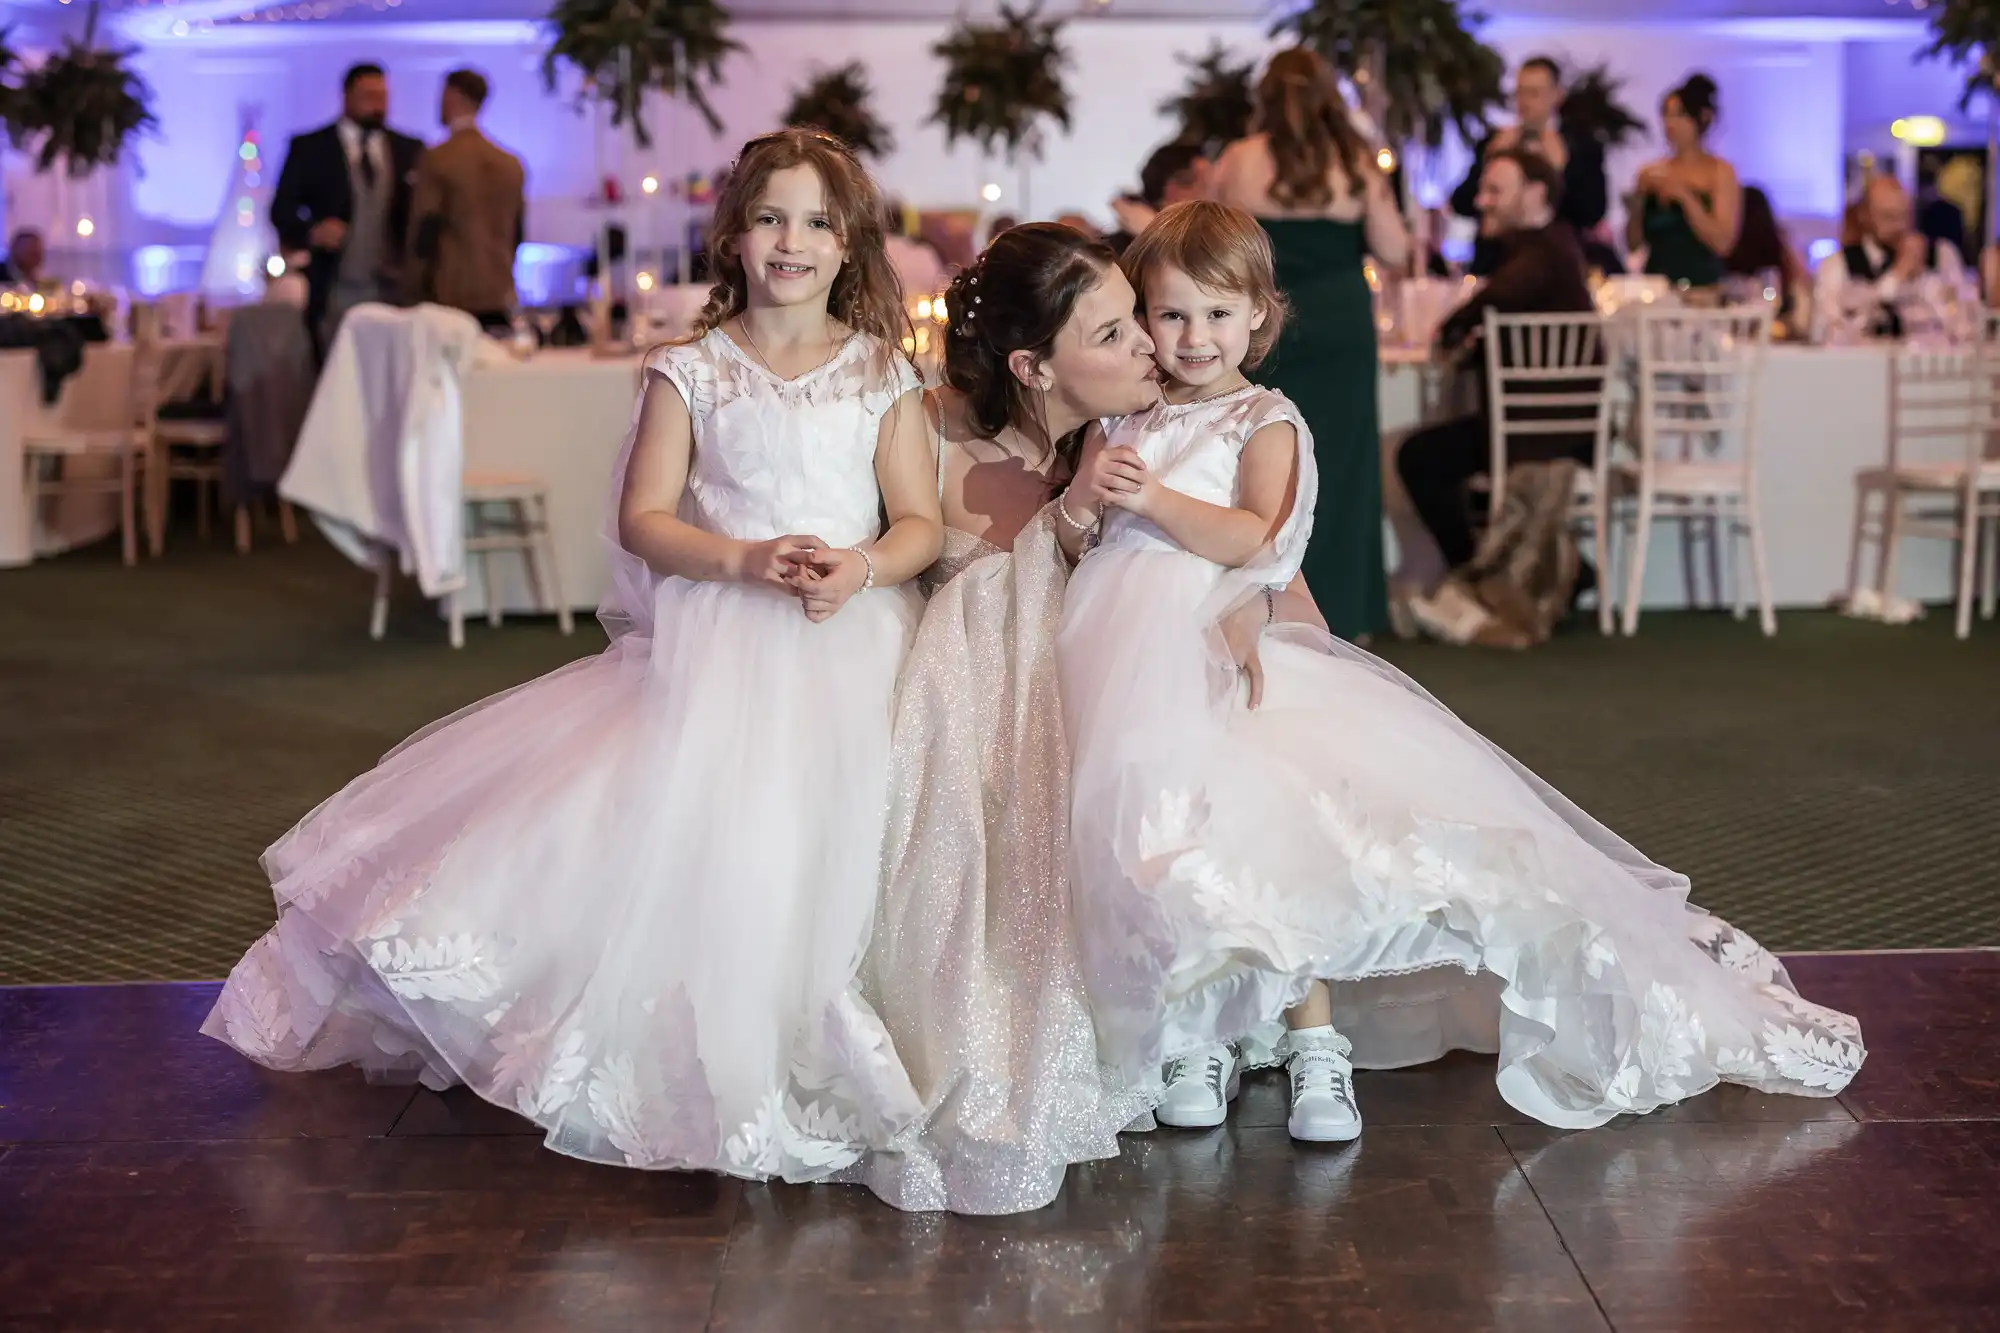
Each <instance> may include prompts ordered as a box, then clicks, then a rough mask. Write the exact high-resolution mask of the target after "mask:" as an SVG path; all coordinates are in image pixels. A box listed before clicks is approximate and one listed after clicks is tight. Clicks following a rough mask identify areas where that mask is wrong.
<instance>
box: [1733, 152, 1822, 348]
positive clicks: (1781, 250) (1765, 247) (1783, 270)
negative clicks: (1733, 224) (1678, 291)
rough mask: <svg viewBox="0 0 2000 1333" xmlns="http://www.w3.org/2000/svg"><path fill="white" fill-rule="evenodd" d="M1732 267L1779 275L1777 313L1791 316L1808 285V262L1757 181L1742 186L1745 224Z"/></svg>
mask: <svg viewBox="0 0 2000 1333" xmlns="http://www.w3.org/2000/svg"><path fill="white" fill-rule="evenodd" d="M1729 271H1730V272H1731V273H1733V274H1737V275H1740V276H1743V277H1751V278H1755V277H1761V276H1763V275H1764V274H1767V273H1776V274H1777V275H1778V317H1779V318H1780V319H1788V318H1790V316H1791V314H1792V311H1793V309H1794V308H1795V307H1796V305H1797V302H1798V298H1799V296H1800V295H1801V294H1802V293H1803V292H1804V290H1805V287H1806V266H1805V264H1804V263H1803V262H1802V261H1801V260H1800V259H1799V257H1798V254H1797V253H1796V252H1795V251H1794V250H1793V249H1792V245H1791V242H1790V241H1788V240H1787V239H1786V238H1785V229H1784V228H1783V227H1782V226H1780V225H1779V224H1778V215H1777V213H1776V211H1775V210H1773V209H1772V207H1771V199H1770V196H1769V195H1767V194H1765V193H1764V192H1763V191H1762V190H1760V189H1758V188H1757V187H1756V186H1754V185H1746V186H1744V187H1743V226H1742V229H1741V230H1740V231H1739V232H1738V233H1737V236H1736V248H1735V249H1734V250H1733V251H1731V252H1730V255H1729Z"/></svg>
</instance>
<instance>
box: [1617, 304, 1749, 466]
mask: <svg viewBox="0 0 2000 1333" xmlns="http://www.w3.org/2000/svg"><path fill="white" fill-rule="evenodd" d="M1638 335H1639V339H1638V350H1639V394H1638V402H1637V405H1636V409H1635V421H1636V424H1637V426H1638V430H1637V431H1636V432H1635V433H1636V435H1637V437H1638V444H1639V447H1640V450H1641V455H1642V458H1643V457H1647V456H1650V458H1651V459H1652V460H1654V461H1669V462H1694V461H1706V460H1708V459H1713V458H1716V457H1718V456H1723V455H1733V456H1734V458H1735V459H1736V460H1737V461H1740V463H1741V464H1742V466H1743V467H1744V468H1745V469H1746V470H1748V469H1751V468H1753V467H1754V454H1755V448H1756V421H1757V406H1758V397H1759V393H1758V391H1759V388H1760V386H1761V384H1762V380H1763V370H1764V359H1765V352H1766V350H1767V349H1768V348H1769V346H1770V341H1771V312H1770V310H1769V308H1768V307H1757V306H1744V307H1729V308H1725V309H1721V310H1693V309H1687V308H1682V307H1668V308H1660V307H1646V308H1644V309H1642V310H1640V312H1639V315H1638ZM1732 445H1733V446H1734V448H1733V449H1732V448H1731V446H1732Z"/></svg>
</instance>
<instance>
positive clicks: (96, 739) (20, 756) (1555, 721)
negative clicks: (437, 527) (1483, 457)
mask: <svg viewBox="0 0 2000 1333" xmlns="http://www.w3.org/2000/svg"><path fill="white" fill-rule="evenodd" d="M368 589H369V579H368V577H367V576H366V575H365V574H363V573H362V572H361V571H359V570H357V569H354V568H353V567H351V566H349V565H347V564H346V563H345V562H344V561H342V560H341V559H340V558H339V557H338V556H337V555H335V554H334V553H333V552H332V551H331V550H330V549H329V548H327V547H326V546H324V545H323V544H321V543H320V542H318V541H317V540H312V539H308V540H307V541H306V542H304V543H302V544H301V545H300V546H298V547H295V548H290V549H286V548H282V547H277V546H272V545H266V546H264V547H262V548H260V549H259V550H258V551H257V553H256V554H255V555H253V556H251V557H249V558H247V559H245V558H239V557H238V556H236V555H235V554H234V553H233V552H231V551H228V550H226V549H225V548H224V547H223V546H222V545H220V544H217V545H215V546H212V547H208V548H204V547H202V546H201V545H200V544H198V543H197V542H195V541H194V540H193V539H192V538H191V537H189V536H186V535H181V536H179V538H178V540H177V541H176V543H175V545H174V546H173V547H172V548H170V550H169V553H168V558H167V559H166V560H165V561H162V562H158V563H147V564H144V565H142V566H141V567H140V568H138V569H136V570H126V569H124V568H122V567H120V566H119V565H118V564H117V562H116V559H115V554H114V553H113V552H112V551H110V550H108V549H100V550H93V551H89V552H84V553H82V554H78V555H72V556H68V557H65V558H63V559H61V560H56V561H51V562H46V563H43V564H40V565H37V566H34V567H32V568H30V569H26V570H9V571H5V572H0V984H15V983H49V982H105V981H138V980H163V979H185V978H207V977H217V976H220V975H222V974H223V973H224V972H226V971H227V970H228V969H229V967H230V965H231V964H232V963H233V962H234V961H235V959H236V957H237V955H238V954H239V953H240V952H241V951H242V949H243V948H244V947H245V946H246V945H248V944H249V943H250V941H251V940H252V939H254V938H255V937H256V935H257V934H258V932H259V931H261V930H262V929H263V928H264V926H265V925H266V924H267V923H268V921H269V919H270V916H271V899H270V892H269V888H268V886H267V884H266V883H265V881H264V879H263V877H262V875H261V873H260V872H259V869H258V865H257V856H258V853H259V852H260V851H261V850H262V849H263V848H264V847H265V846H266V845H267V844H268V843H270V842H271V841H272V840H273V839H275V838H277V837H278V836H279V835H280V834H282V833H283V832H284V831H285V830H286V829H287V828H288V827H289V826H290V825H291V824H292V823H293V822H294V821H295V820H297V819H298V818H299V817H300V816H301V815H303V814H305V813H306V812H307V811H308V810H310V809H311V808H312V807H313V806H314V805H315V804H317V803H318V802H319V801H321V800H322V799H324V798H325V797H326V796H327V795H329V794H331V793H332V792H333V791H334V790H335V789H336V788H337V787H338V786H339V785H340V784H341V783H342V782H344V781H346V780H347V779H348V778H350V777H352V776H353V775H354V774H356V773H358V772H360V771H362V770H363V769H365V768H367V767H368V766H369V765H370V764H371V763H372V762H373V761H374V760H375V759H376V757H377V756H379V755H380V754H381V753H382V751H384V750H385V749H387V748H388V747H390V746H391V745H394V744H395V743H396V742H397V741H398V740H400V739H401V738H402V737H403V736H404V735H406V734H407V733H408V732H410V731H411V730H413V729H415V728H416V727H418V726H421V725H422V724H423V723H425V722H427V721H430V720H431V719H433V718H436V717H438V716H440V715H442V714H444V713H446V712H448V711H450V710H452V709H454V708H457V707H459V706H461V705H463V704H466V703H470V702H472V701H473V700H475V699H478V698H480V697H481V696H483V695H486V694H489V693H491V692H493V691H495V690H498V689H502V688H504V687H506V686H508V685H512V684H514V683H516V682H519V681H522V680H526V679H528V678H529V677H531V676H534V675H536V674H539V673H540V672H543V671H546V670H549V669H550V668H552V667H555V666H557V665H559V664H561V663H562V662H564V661H566V660H568V659H569V658H571V657H573V656H577V655H580V654H583V653H589V652H594V651H596V650H597V648H598V647H600V646H601V645H602V642H603V639H602V636H601V635H600V634H599V633H598V631H597V629H596V627H595V625H594V624H585V625H580V626H579V628H578V632H577V636H576V637H575V638H574V639H569V640H565V639H563V638H561V637H560V636H558V635H557V634H556V632H555V629H554V626H553V624H552V623H546V622H540V623H538V622H517V623H509V624H508V625H506V626H504V627H503V628H501V629H500V630H497V631H495V630H489V629H488V628H486V626H485V625H484V624H483V623H481V624H478V625H473V626H468V628H467V635H468V642H467V646H466V649H465V651H463V652H459V653H454V652H452V651H451V649H450V648H449V647H447V646H446V644H445V638H444V627H443V625H442V624H441V623H440V622H439V621H438V620H437V619H436V618H435V616H433V615H432V614H431V613H430V611H429V608H428V607H427V606H426V605H424V604H422V603H420V602H417V601H415V600H409V601H407V602H406V603H404V604H403V605H401V606H400V607H399V608H398V615H397V617H396V618H395V619H394V621H393V622H392V624H391V628H390V635H389V638H388V640H387V641H386V642H383V643H372V642H370V641H369V639H368V637H367V634H366V624H367V599H368ZM1391 656H1393V657H1394V659H1395V660H1396V662H1397V663H1398V664H1399V665H1401V666H1402V667H1404V668H1405V669H1406V670H1408V671H1409V672H1411V673H1412V674H1413V675H1415V676H1416V677H1417V678H1418V679H1420V680H1422V681H1423V682H1424V683H1425V684H1426V685H1427V686H1429V687H1430V688H1431V689H1432V690H1433V691H1434V692H1436V693H1437V694H1438V695H1439V696H1441V697H1442V698H1443V699H1444V700H1445V701H1446V702H1447V703H1449V704H1451V705H1452V706H1453V707H1455V708H1457V709H1458V710H1459V711H1460V712H1462V713H1463V714H1464V715H1465V716H1466V718H1467V719H1468V720H1469V721H1471V722H1472V723H1473V724H1474V725H1475V726H1478V727H1480V728H1482V729H1483V730H1485V731H1486V732H1487V734H1488V735H1490V736H1491V737H1492V738H1493V739H1494V740H1495V741H1497V742H1499V743H1500V744H1501V745H1503V746H1505V747H1506V748H1507V749H1509V750H1510V751H1512V752H1513V753H1514V754H1515V755H1516V756H1518V757H1519V758H1520V759H1522V760H1523V761H1524V762H1526V763H1527V764H1529V765H1530V766H1531V767H1533V768H1534V769H1536V770H1537V771H1538V772H1540V773H1541V774H1542V775H1543V776H1544V777H1546V778H1547V779H1548V780H1549V781H1550V782H1552V783H1554V784H1555V785H1556V786H1558V787H1560V788H1561V789H1563V790H1564V791H1565V792H1567V793H1568V794H1569V795H1570V796H1571V797H1572V798H1573V799H1575V800H1576V801H1577V802H1578V803H1579V804H1580V805H1582V806H1584V807H1585V808H1586V809H1588V810H1590V811H1591V812H1592V813H1594V814H1596V815H1597V816H1598V817H1599V818H1601V819H1603V820H1604V821H1605V822H1606V823H1607V824H1609V825H1611V826H1612V827H1614V828H1616V829H1618V830H1619V831H1620V832H1622V833H1624V834H1625V835H1626V836H1627V837H1629V838H1631V839H1632V841H1634V842H1635V843H1637V844H1638V845H1639V846H1640V847H1641V848H1643V849H1644V850H1645V851H1646V852H1647V853H1648V854H1650V855H1652V856H1654V857H1656V858H1658V859H1659V860H1661V861H1664V862H1666V863H1667V864H1669V865H1673V866H1676V867H1678V868H1680V869H1682V870H1685V871H1686V872H1688V873H1689V874H1690V875H1692V876H1693V878H1694V885H1695V898H1696V900H1697V901H1698V902H1701V903H1702V904H1704V905H1705V906H1707V907H1710V908H1712V909H1713V910H1715V911H1717V912H1720V913H1722V914H1723V915H1725V916H1727V917H1729V918H1730V919H1732V920H1733V921H1735V922H1736V923H1737V924H1738V925H1740V926H1742V927H1744V928H1745V929H1747V930H1749V931H1751V932H1752V933H1754V934H1756V935H1757V936H1759V937H1760V938H1761V939H1762V940H1763V942H1764V943H1765V944H1767V945H1769V946H1771V947H1773V948H1781V949H1860V948H1898V947H1918V946H1950V945H2000V892H1997V891H1996V888H2000V885H1996V875H1995V867H1996V866H2000V625H1993V624H1988V625H1982V626H1979V627H1978V630H1977V632H1975V634H1974V636H1973V638H1972V640H1971V641H1970V642H1968V643H1964V644H1959V643H1955V642H1954V641H1953V640H1952V638H1951V636H1950V626H1949V624H1948V622H1947V620H1946V618H1944V617H1940V616H1935V615H1934V616H1933V617H1932V618H1931V619H1930V620H1929V621H1926V622H1925V623H1923V624H1921V625H1918V626H1915V627H1912V628H1908V629H1886V628H1883V627H1880V626H1872V625H1861V624H1854V623H1850V622H1847V621H1843V620H1840V619H1839V618H1837V617H1834V616H1832V615H1826V614H1794V615H1787V616H1784V617H1782V618H1781V624H1780V632H1779V636H1778V638H1777V639H1776V640H1775V641H1771V642H1766V641H1764V640H1763V639H1761V638H1760V637H1759V636H1758V635H1757V633H1756V631H1755V630H1754V628H1752V627H1750V626H1748V625H1739V624H1737V623H1735V622H1734V621H1732V620H1730V619H1728V618H1727V617H1726V616H1716V615H1661V616H1652V617H1648V619H1647V620H1646V622H1645V623H1644V624H1643V625H1642V627H1641V631H1640V636H1639V637H1638V638H1637V639H1636V640H1632V641H1605V640H1601V639H1599V638H1598V637H1597V636H1596V635H1595V634H1594V633H1583V632H1576V633H1570V634H1567V635H1565V636H1563V637H1561V638H1560V639H1558V640H1557V641H1556V642H1555V643H1553V644H1550V645H1548V646H1547V647H1545V648H1543V649H1541V650H1539V651H1536V652H1533V653H1529V654H1524V655H1519V656H1512V655H1507V656H1502V655H1492V654H1486V653H1475V652H1468V651H1462V650H1454V649H1446V648H1440V647H1436V646H1433V645H1396V646H1395V647H1394V648H1393V649H1392V650H1391Z"/></svg>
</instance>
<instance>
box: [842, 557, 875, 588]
mask: <svg viewBox="0 0 2000 1333" xmlns="http://www.w3.org/2000/svg"><path fill="white" fill-rule="evenodd" d="M847 549H848V550H850V551H852V552H854V554H856V555H858V556H860V557H861V563H862V564H864V565H866V566H868V577H867V578H864V579H862V580H861V590H862V591H863V592H866V591H867V590H868V589H870V588H872V587H874V586H875V558H874V557H873V556H871V555H869V554H868V552H866V551H864V550H862V549H861V548H860V547H859V546H850V547H848V548H847Z"/></svg>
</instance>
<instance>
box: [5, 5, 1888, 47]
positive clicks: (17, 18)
mask: <svg viewBox="0 0 2000 1333" xmlns="http://www.w3.org/2000/svg"><path fill="white" fill-rule="evenodd" d="M727 2H728V5H729V8H730V9H731V10H732V11H733V12H734V13H735V15H736V17H737V18H738V19H741V20H758V19H764V20H791V21H798V20H813V19H823V20H827V21H830V22H838V21H841V20H843V19H845V20H856V19H875V20H883V19H900V18H909V19H940V18H950V17H952V16H954V15H958V14H964V13H974V14H976V13H982V12H991V11H992V10H993V9H994V8H995V7H996V0H727ZM89 3H90V0H0V26H7V25H10V24H16V25H19V26H20V27H21V28H22V29H23V33H24V35H27V36H29V37H31V38H32V37H44V38H46V37H47V36H50V35H55V34H62V33H77V32H80V31H81V30H82V27H83V24H84V20H85V15H86V13H87V11H88V9H89ZM99 3H100V8H101V10H102V13H103V15H104V17H105V18H106V19H109V20H111V21H112V23H113V25H114V26H115V30H116V31H117V32H119V33H120V34H121V35H124V36H126V37H129V38H138V39H141V40H144V39H146V38H150V37H164V36H166V35H167V34H168V32H169V31H170V30H176V29H175V25H176V24H177V23H179V24H188V25H191V26H196V25H199V24H200V23H201V22H202V21H203V20H207V21H209V22H218V21H221V22H227V21H229V20H233V19H240V18H245V17H258V18H263V17H270V18H273V19H277V20H279V21H283V22H297V21H298V20H299V18H300V16H302V15H303V16H304V17H308V18H313V19H318V20H320V21H325V22H332V23H342V24H348V23H411V22H428V23H440V22H443V23H450V22H465V21H475V20H485V21H494V20H501V21H508V20H512V21H520V20H534V19H539V18H541V17H543V16H544V15H545V14H547V13H548V10H549V8H550V0H284V2H283V3H279V4H275V5H273V4H259V3H256V0H99ZM1924 3H1928V0H1485V2H1484V3H1479V4H1475V5H1471V6H1468V7H1469V8H1478V9H1482V10H1484V11H1485V12H1487V13H1488V14H1490V15H1491V16H1492V17H1493V18H1495V19H1496V20H1498V21H1501V22H1508V23H1516V22H1521V23H1534V22H1536V21H1546V22H1561V23H1566V24H1575V23H1604V22H1616V23H1680V24H1686V23H1711V22H1736V23H1741V22H1745V21H1750V22H1760V21H1761V22H1770V21H1777V22H1778V23H1802V24H1813V25H1816V26H1826V25H1828V24H1829V22H1831V23H1833V24H1849V25H1856V24H1858V25H1867V26H1877V25H1883V24H1898V23H1900V24H1912V23H1917V22H1921V21H1922V20H1923V18H1924V17H1925V15H1924V14H1923V13H1922V12H1921V11H1920V10H1919V8H1918V7H1917V6H1919V5H1920V4H1924ZM1289 7H1290V5H1289V4H1288V3H1286V0H1043V9H1044V10H1045V11H1046V12H1048V13H1050V14H1052V15H1053V14H1057V13H1060V12H1062V11H1064V10H1069V11H1071V12H1074V13H1076V14H1078V15H1079V16H1088V17H1094V18H1097V19H1101V20H1106V21H1116V20H1120V19H1145V18H1173V19H1182V20H1189V19H1195V20H1199V19H1211V20H1218V21H1229V20H1237V21H1241V20H1245V19H1262V18H1273V17H1275V16H1277V15H1278V14H1279V13H1281V12H1282V11H1283V10H1284V9H1286V8H1289ZM257 26H259V27H263V26H264V24H262V23H259V24H258V25H257ZM178 31H185V29H179V30H178Z"/></svg>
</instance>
